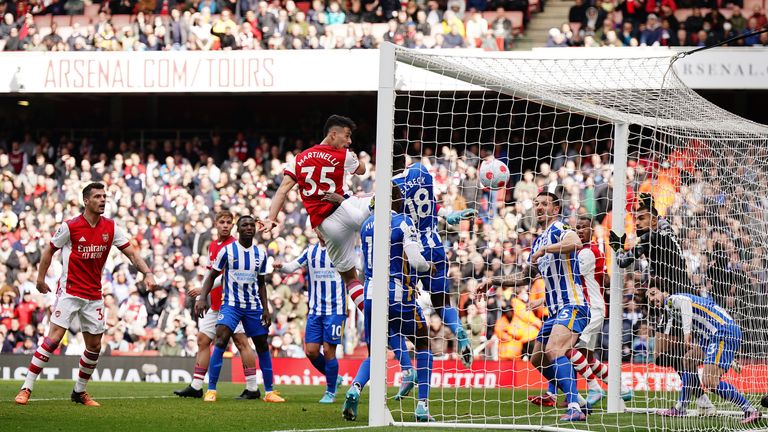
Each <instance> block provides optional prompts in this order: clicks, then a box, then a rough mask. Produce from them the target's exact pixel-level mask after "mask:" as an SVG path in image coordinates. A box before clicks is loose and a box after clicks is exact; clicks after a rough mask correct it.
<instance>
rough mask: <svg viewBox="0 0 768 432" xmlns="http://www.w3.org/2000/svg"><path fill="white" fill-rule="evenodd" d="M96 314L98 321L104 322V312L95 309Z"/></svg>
mask: <svg viewBox="0 0 768 432" xmlns="http://www.w3.org/2000/svg"><path fill="white" fill-rule="evenodd" d="M96 313H97V314H99V321H104V311H103V310H102V309H101V308H96Z"/></svg>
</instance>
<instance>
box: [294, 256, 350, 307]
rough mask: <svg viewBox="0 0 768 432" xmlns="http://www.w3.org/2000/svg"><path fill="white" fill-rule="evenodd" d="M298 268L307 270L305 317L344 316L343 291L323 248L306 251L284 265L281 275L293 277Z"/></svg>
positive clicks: (341, 284)
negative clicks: (307, 288) (307, 312)
mask: <svg viewBox="0 0 768 432" xmlns="http://www.w3.org/2000/svg"><path fill="white" fill-rule="evenodd" d="M300 267H304V268H306V269H307V286H308V287H309V314H310V315H318V316H326V315H346V313H347V291H346V287H345V286H344V281H343V280H342V279H341V276H340V275H339V272H337V271H336V269H335V268H334V267H333V263H332V262H331V259H330V258H329V257H328V251H327V250H326V249H325V247H324V246H323V245H321V244H320V243H316V244H313V245H311V246H309V247H307V248H306V249H304V252H302V254H301V255H299V257H298V258H296V259H295V260H293V261H291V262H289V263H288V264H285V265H284V266H283V268H282V269H281V271H282V272H284V273H293V272H295V271H296V270H298V269H299V268H300Z"/></svg>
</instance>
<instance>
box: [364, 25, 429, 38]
mask: <svg viewBox="0 0 768 432" xmlns="http://www.w3.org/2000/svg"><path fill="white" fill-rule="evenodd" d="M387 28H388V27H387V24H384V23H377V24H374V25H372V26H371V34H372V35H373V37H374V38H375V39H376V40H381V38H382V37H384V33H386V32H387ZM432 33H434V29H433V30H432Z"/></svg>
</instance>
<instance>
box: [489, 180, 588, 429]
mask: <svg viewBox="0 0 768 432" xmlns="http://www.w3.org/2000/svg"><path fill="white" fill-rule="evenodd" d="M534 208H535V210H536V221H537V222H538V223H539V225H540V226H541V227H544V232H542V233H541V235H539V236H538V237H537V238H536V240H535V241H534V242H533V246H532V247H531V255H530V256H529V257H528V260H529V263H528V264H529V265H527V266H526V267H525V268H524V269H523V271H521V272H518V273H514V274H511V275H508V276H497V277H493V278H491V279H489V280H486V281H483V282H482V283H481V284H480V285H479V286H478V291H484V290H486V289H487V288H488V287H490V286H492V285H496V286H506V285H511V286H517V285H523V284H527V283H530V280H531V278H532V277H533V276H534V275H536V274H540V275H541V276H542V278H543V279H544V283H545V286H546V298H545V299H544V300H541V301H540V302H532V303H531V304H529V308H530V309H536V308H538V307H539V306H541V302H546V306H547V309H548V310H549V316H550V318H549V319H548V320H547V321H545V322H544V325H542V327H541V330H540V331H539V335H538V336H537V337H536V342H535V344H534V348H533V351H534V354H533V357H532V358H531V362H532V363H533V364H534V365H536V367H537V368H539V370H540V371H541V374H542V375H544V377H545V378H546V379H547V380H548V381H549V382H550V383H557V385H558V386H559V387H560V389H561V390H563V392H564V393H565V395H566V400H567V402H568V411H567V412H566V414H565V415H563V416H562V417H561V418H560V420H561V421H584V420H586V416H585V414H584V413H583V412H582V411H581V405H582V401H583V399H581V398H580V396H579V393H578V391H577V388H576V372H575V371H574V369H573V365H572V364H571V362H570V360H568V357H566V355H565V354H566V353H567V352H568V350H570V349H571V348H573V346H574V343H575V342H576V340H577V339H578V337H579V334H581V333H582V331H584V328H585V327H586V325H587V323H588V322H589V316H590V315H589V307H588V306H587V303H586V296H585V293H584V288H583V287H582V286H581V283H580V281H579V279H578V276H579V261H578V258H577V255H576V252H577V251H578V250H579V249H580V248H581V240H579V236H578V235H577V234H576V233H575V232H574V231H573V230H572V229H571V228H570V227H568V226H567V225H565V224H563V223H562V222H561V221H560V220H559V217H560V210H561V205H560V200H559V199H558V197H557V195H555V194H553V193H550V192H541V193H539V194H538V195H537V196H536V199H535V200H534ZM545 349H546V353H545ZM529 400H530V401H531V402H533V403H536V404H539V405H548V406H553V405H555V403H556V395H555V394H554V392H553V391H552V386H550V391H549V392H548V393H547V394H546V395H544V396H536V397H531V398H529ZM583 402H584V403H586V401H583Z"/></svg>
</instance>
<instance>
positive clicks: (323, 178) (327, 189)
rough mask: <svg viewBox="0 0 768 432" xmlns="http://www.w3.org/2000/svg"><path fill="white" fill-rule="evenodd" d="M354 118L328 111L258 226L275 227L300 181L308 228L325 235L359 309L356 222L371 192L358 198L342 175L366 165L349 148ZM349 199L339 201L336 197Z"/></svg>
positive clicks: (288, 169)
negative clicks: (317, 137)
mask: <svg viewBox="0 0 768 432" xmlns="http://www.w3.org/2000/svg"><path fill="white" fill-rule="evenodd" d="M355 127H356V126H355V123H354V122H353V121H352V120H351V119H349V118H347V117H343V116H339V115H332V116H330V117H329V118H328V120H327V121H326V122H325V128H324V133H325V138H324V139H323V141H322V142H321V143H320V144H318V145H315V146H312V147H310V148H309V149H307V150H305V151H303V152H301V153H299V154H298V155H297V156H296V159H295V161H294V164H292V165H289V166H287V167H286V168H285V171H284V173H285V176H284V177H283V180H282V182H281V183H280V187H279V188H278V190H277V192H276V193H275V196H274V197H273V198H272V205H271V206H270V208H269V217H268V218H267V219H266V220H261V221H259V225H260V229H261V230H271V229H273V228H274V227H275V226H277V224H278V223H277V216H278V214H280V210H282V208H283V203H284V202H285V197H286V196H287V195H288V192H289V191H290V190H291V189H293V187H294V186H296V185H299V192H300V193H299V195H300V196H301V201H302V202H303V203H304V208H305V209H306V210H307V214H308V215H309V222H310V223H311V224H312V228H314V229H316V230H317V231H318V232H319V233H320V234H322V236H323V238H325V242H326V249H327V251H328V257H329V258H330V259H331V262H332V263H333V267H334V268H336V271H338V272H339V274H340V275H341V277H342V279H343V280H344V285H345V286H346V287H347V291H348V292H349V297H350V298H351V299H352V301H353V302H355V305H356V306H357V308H358V309H359V310H361V311H362V310H363V300H364V299H363V285H362V284H361V283H360V280H359V279H358V277H357V270H356V268H355V265H356V264H357V254H356V252H355V246H356V244H357V238H358V234H357V233H358V232H359V231H360V226H361V225H362V224H363V222H365V220H366V219H368V216H370V214H371V208H370V207H371V198H372V197H371V196H367V197H357V196H351V197H347V195H349V194H348V193H347V190H346V174H347V173H350V174H355V175H362V174H365V165H363V164H361V163H360V162H359V161H358V159H357V155H356V154H355V153H354V152H352V151H350V150H349V146H350V145H351V144H352V131H353V130H354V129H355ZM339 195H343V196H345V197H347V199H345V200H343V201H342V202H341V203H340V204H337V203H336V200H334V197H338V196H339Z"/></svg>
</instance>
